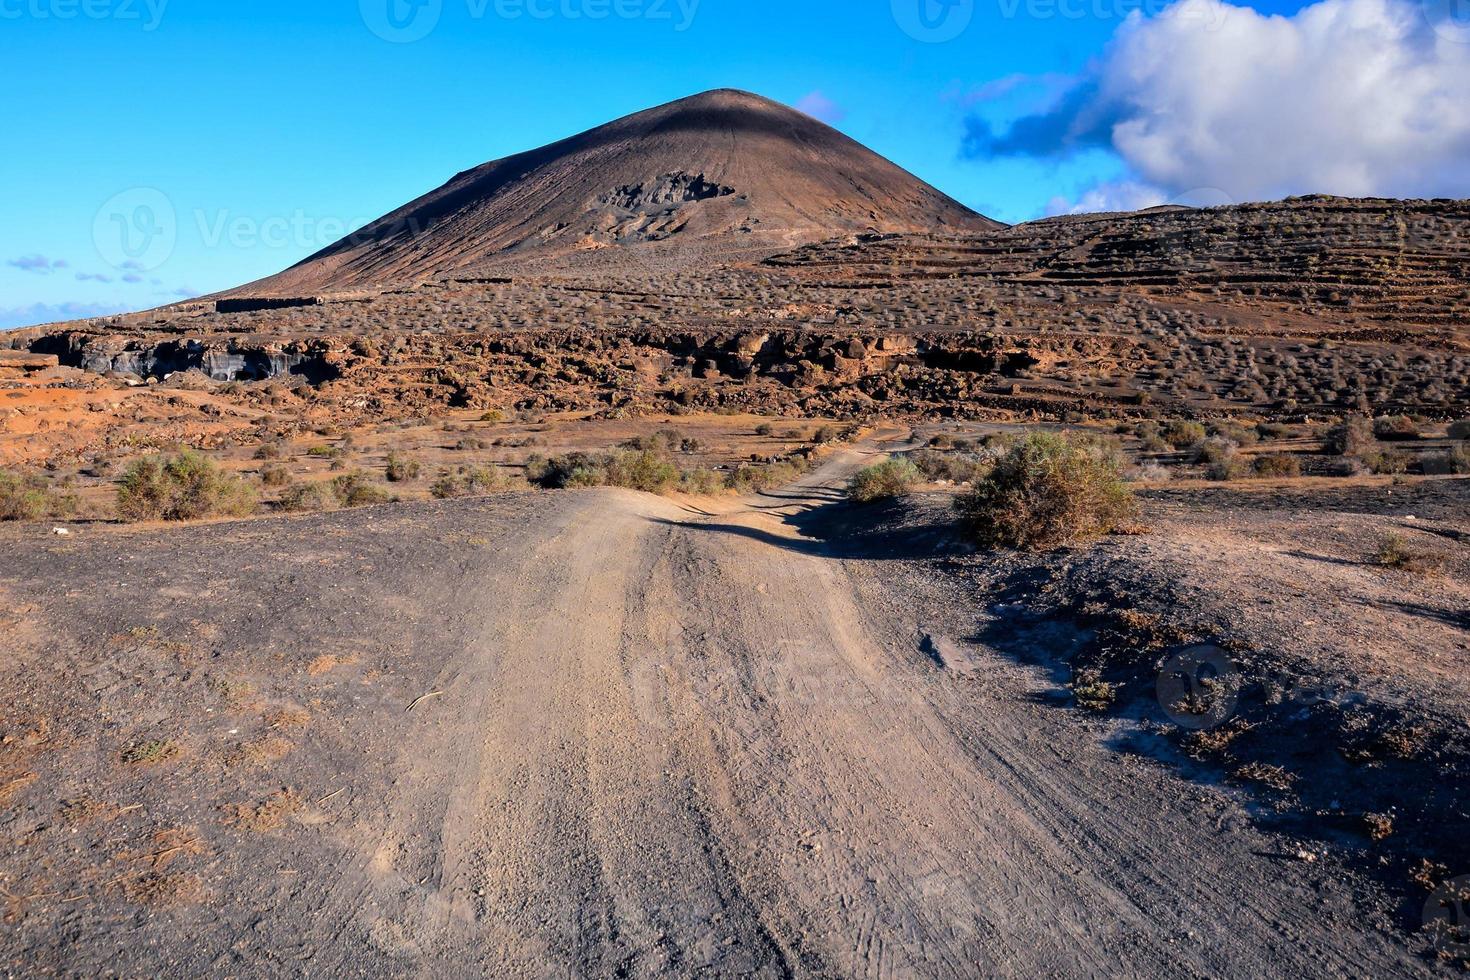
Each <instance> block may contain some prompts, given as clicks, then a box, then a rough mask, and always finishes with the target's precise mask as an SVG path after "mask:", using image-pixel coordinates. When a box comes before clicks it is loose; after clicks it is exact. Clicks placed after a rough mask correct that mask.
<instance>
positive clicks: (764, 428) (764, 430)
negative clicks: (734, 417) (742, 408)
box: [755, 422, 776, 437]
mask: <svg viewBox="0 0 1470 980" xmlns="http://www.w3.org/2000/svg"><path fill="white" fill-rule="evenodd" d="M775 431H776V430H775V428H774V427H773V426H772V425H771V424H770V423H769V422H762V423H761V424H760V425H758V426H756V427H755V434H756V435H758V436H762V437H764V436H768V435H770V434H771V433H772V432H775Z"/></svg>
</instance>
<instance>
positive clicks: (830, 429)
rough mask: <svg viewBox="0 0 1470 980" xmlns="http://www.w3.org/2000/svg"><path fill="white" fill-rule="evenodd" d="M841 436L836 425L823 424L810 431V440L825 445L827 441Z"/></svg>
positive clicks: (829, 441)
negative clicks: (814, 430)
mask: <svg viewBox="0 0 1470 980" xmlns="http://www.w3.org/2000/svg"><path fill="white" fill-rule="evenodd" d="M841 437H842V433H841V431H840V430H839V429H838V428H837V426H835V425H823V426H819V427H818V428H817V431H816V432H813V433H812V442H814V443H816V444H817V445H819V446H825V445H827V444H828V443H832V442H836V441H837V440H838V439H840V438H841Z"/></svg>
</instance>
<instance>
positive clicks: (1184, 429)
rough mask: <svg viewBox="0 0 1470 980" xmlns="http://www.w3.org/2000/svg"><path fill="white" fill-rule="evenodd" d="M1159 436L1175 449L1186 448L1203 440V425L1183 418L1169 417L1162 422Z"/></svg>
mask: <svg viewBox="0 0 1470 980" xmlns="http://www.w3.org/2000/svg"><path fill="white" fill-rule="evenodd" d="M1159 435H1160V437H1161V438H1162V439H1163V440H1164V442H1166V443H1168V444H1169V445H1170V446H1172V447H1174V448H1175V449H1188V448H1189V447H1190V446H1193V445H1194V444H1195V443H1198V442H1203V441H1204V438H1205V427H1204V426H1203V425H1200V424H1199V423H1198V422H1189V421H1186V420H1184V419H1170V420H1169V421H1168V422H1165V423H1164V427H1163V428H1162V429H1161V430H1160V431H1159Z"/></svg>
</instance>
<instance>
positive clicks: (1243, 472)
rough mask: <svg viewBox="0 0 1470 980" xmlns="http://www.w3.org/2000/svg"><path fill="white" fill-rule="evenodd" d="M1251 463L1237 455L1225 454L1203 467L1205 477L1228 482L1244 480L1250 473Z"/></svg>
mask: <svg viewBox="0 0 1470 980" xmlns="http://www.w3.org/2000/svg"><path fill="white" fill-rule="evenodd" d="M1251 472H1252V470H1251V465H1250V464H1249V463H1247V462H1246V461H1245V460H1243V459H1241V458H1240V457H1239V456H1227V457H1225V458H1224V459H1221V460H1218V461H1217V462H1214V463H1211V464H1210V465H1209V466H1206V467H1205V479H1208V480H1217V481H1220V482H1222V483H1223V482H1228V481H1230V480H1244V479H1245V478H1246V477H1248V476H1250V475H1251Z"/></svg>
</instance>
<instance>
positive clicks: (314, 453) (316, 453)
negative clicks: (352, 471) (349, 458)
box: [306, 446, 347, 459]
mask: <svg viewBox="0 0 1470 980" xmlns="http://www.w3.org/2000/svg"><path fill="white" fill-rule="evenodd" d="M306 455H308V456H310V457H311V458H312V459H341V458H342V457H343V456H346V455H347V452H346V450H344V449H341V448H339V447H337V446H312V447H311V448H310V449H308V450H307V451H306Z"/></svg>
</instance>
